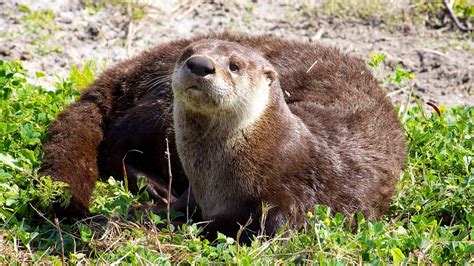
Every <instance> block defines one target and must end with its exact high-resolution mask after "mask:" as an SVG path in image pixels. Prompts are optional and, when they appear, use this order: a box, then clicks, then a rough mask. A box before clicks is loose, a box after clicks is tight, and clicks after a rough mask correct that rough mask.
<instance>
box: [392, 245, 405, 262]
mask: <svg viewBox="0 0 474 266" xmlns="http://www.w3.org/2000/svg"><path fill="white" fill-rule="evenodd" d="M390 253H392V259H393V264H394V265H400V264H401V263H402V262H403V260H404V259H405V255H403V252H402V251H401V250H400V249H399V248H392V249H391V250H390Z"/></svg>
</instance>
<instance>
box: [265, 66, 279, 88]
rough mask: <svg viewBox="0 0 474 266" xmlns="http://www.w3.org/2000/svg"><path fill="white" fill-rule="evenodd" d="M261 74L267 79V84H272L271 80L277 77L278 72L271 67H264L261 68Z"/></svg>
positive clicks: (273, 80)
mask: <svg viewBox="0 0 474 266" xmlns="http://www.w3.org/2000/svg"><path fill="white" fill-rule="evenodd" d="M263 74H264V75H265V77H266V78H267V80H268V85H272V84H273V82H275V80H276V79H277V76H278V74H277V73H276V71H275V70H274V69H273V68H269V67H265V68H263Z"/></svg>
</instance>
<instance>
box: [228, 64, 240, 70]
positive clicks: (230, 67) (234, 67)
mask: <svg viewBox="0 0 474 266" xmlns="http://www.w3.org/2000/svg"><path fill="white" fill-rule="evenodd" d="M229 69H230V71H232V72H237V71H239V66H238V65H237V64H234V63H230V64H229Z"/></svg>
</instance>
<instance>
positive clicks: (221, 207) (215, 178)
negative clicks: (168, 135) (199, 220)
mask: <svg viewBox="0 0 474 266" xmlns="http://www.w3.org/2000/svg"><path fill="white" fill-rule="evenodd" d="M262 96H263V97H267V99H264V98H263V97H262ZM256 98H258V100H259V102H251V103H250V105H251V108H250V109H249V110H244V109H238V110H235V111H234V112H231V113H228V114H226V113H224V112H221V113H218V114H213V115H211V116H208V115H207V114H206V115H203V114H199V113H196V112H193V111H191V110H189V109H188V108H186V106H185V104H184V103H183V102H181V101H180V100H179V99H175V101H174V103H173V120H174V128H175V137H176V145H177V149H178V154H179V158H180V160H181V162H182V165H183V168H184V170H185V173H186V175H187V177H188V179H189V181H190V184H191V187H192V190H193V193H194V196H195V198H196V201H197V203H198V204H199V206H200V207H201V209H202V214H203V217H204V218H205V219H209V220H212V219H213V218H214V217H216V216H218V215H219V214H220V213H223V212H226V213H229V208H232V206H235V207H238V206H237V204H239V201H238V199H239V198H241V196H243V195H241V193H243V191H245V189H244V188H241V187H239V186H240V185H241V184H240V182H238V180H237V179H236V177H235V175H236V173H235V169H234V166H233V165H232V162H233V161H234V158H235V157H236V156H238V154H237V152H238V150H239V147H240V146H241V142H242V141H245V134H249V133H250V132H251V131H252V130H253V125H254V124H255V123H257V122H258V120H259V119H260V118H261V116H262V115H263V113H264V112H265V109H266V106H267V103H268V93H267V95H261V97H256ZM229 191H232V193H229ZM236 199H237V200H236ZM234 209H237V208H234Z"/></svg>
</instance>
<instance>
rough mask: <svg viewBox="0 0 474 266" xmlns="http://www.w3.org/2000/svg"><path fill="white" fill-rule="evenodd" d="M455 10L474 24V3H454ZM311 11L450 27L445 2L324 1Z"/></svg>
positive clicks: (463, 0) (468, 0) (310, 7)
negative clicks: (447, 25)
mask: <svg viewBox="0 0 474 266" xmlns="http://www.w3.org/2000/svg"><path fill="white" fill-rule="evenodd" d="M452 3H453V11H454V13H455V14H456V16H457V17H458V18H459V19H460V20H461V21H462V22H463V23H466V22H469V23H471V24H472V23H474V1H472V0H454V1H453V2H452ZM304 4H305V5H306V7H307V8H308V10H309V12H311V13H316V14H318V15H320V16H329V17H343V18H354V17H356V18H360V19H363V20H365V21H373V22H376V23H379V22H385V23H388V24H400V23H403V22H410V23H414V24H415V25H426V26H428V27H430V28H441V27H444V26H446V24H447V23H448V21H449V18H448V17H447V16H446V12H445V10H444V9H445V6H444V4H443V2H442V1H441V0H439V1H426V0H395V1H393V0H323V1H306V2H304Z"/></svg>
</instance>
